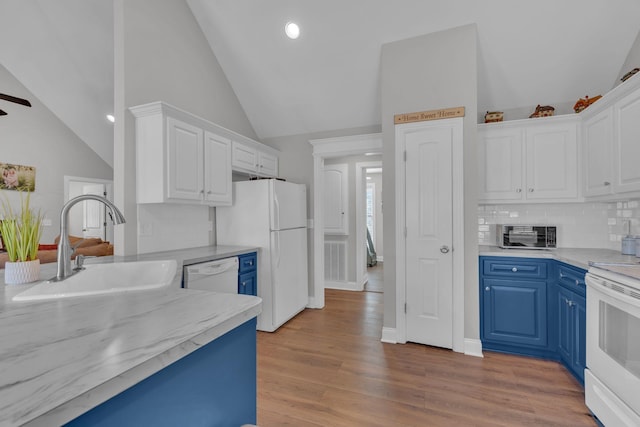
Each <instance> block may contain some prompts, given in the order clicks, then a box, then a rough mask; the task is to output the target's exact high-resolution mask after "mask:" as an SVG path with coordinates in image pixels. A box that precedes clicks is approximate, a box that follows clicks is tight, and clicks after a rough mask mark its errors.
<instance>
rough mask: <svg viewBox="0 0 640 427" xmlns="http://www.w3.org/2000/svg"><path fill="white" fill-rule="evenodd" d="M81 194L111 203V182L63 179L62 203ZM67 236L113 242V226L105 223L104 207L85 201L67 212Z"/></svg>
mask: <svg viewBox="0 0 640 427" xmlns="http://www.w3.org/2000/svg"><path fill="white" fill-rule="evenodd" d="M82 194H95V195H100V196H104V197H106V198H107V199H108V200H110V201H113V181H110V180H105V179H98V178H86V177H77V176H65V177H64V202H65V203H66V202H68V201H69V200H71V199H73V198H74V197H77V196H80V195H82ZM68 219H69V222H68V227H69V228H68V229H69V234H70V235H72V236H77V237H82V238H85V239H87V238H99V239H102V240H104V241H107V242H113V224H112V222H111V221H107V211H106V206H105V205H104V204H102V203H100V202H97V201H92V200H86V201H83V202H81V203H78V204H76V205H75V206H73V207H72V208H71V209H70V210H69V216H68Z"/></svg>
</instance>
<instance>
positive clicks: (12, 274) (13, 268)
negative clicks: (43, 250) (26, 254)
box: [4, 259, 40, 285]
mask: <svg viewBox="0 0 640 427" xmlns="http://www.w3.org/2000/svg"><path fill="white" fill-rule="evenodd" d="M38 279H40V260H39V259H35V260H33V261H25V262H9V261H7V262H6V263H5V265H4V283H5V284H7V285H19V284H21V283H31V282H35V281H36V280H38Z"/></svg>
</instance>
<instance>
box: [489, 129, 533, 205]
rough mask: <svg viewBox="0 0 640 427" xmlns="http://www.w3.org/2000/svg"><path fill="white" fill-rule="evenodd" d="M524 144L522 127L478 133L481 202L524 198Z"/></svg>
mask: <svg viewBox="0 0 640 427" xmlns="http://www.w3.org/2000/svg"><path fill="white" fill-rule="evenodd" d="M522 145H523V132H522V129H520V128H507V129H504V128H502V129H500V128H488V127H483V128H481V129H479V130H478V158H479V164H478V167H479V172H480V183H479V194H478V198H479V199H481V200H496V201H497V200H521V199H522V168H523V166H524V165H523V163H522V153H523V150H522Z"/></svg>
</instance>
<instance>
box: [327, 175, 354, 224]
mask: <svg viewBox="0 0 640 427" xmlns="http://www.w3.org/2000/svg"><path fill="white" fill-rule="evenodd" d="M348 173H349V169H348V166H347V164H337V165H325V167H324V232H325V233H326V234H342V235H345V234H348V230H349V224H348V218H349V212H348V187H347V185H348V183H349V175H348Z"/></svg>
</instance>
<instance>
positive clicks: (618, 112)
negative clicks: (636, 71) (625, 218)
mask: <svg viewBox="0 0 640 427" xmlns="http://www.w3.org/2000/svg"><path fill="white" fill-rule="evenodd" d="M614 110H615V112H614V116H615V134H616V135H615V139H614V144H615V145H614V153H615V166H616V168H615V169H616V170H615V172H616V174H615V180H614V191H615V192H616V193H627V192H636V191H640V89H636V90H635V91H634V92H632V93H630V94H629V95H627V96H625V97H624V98H622V99H621V100H620V101H618V102H617V103H616V104H615V106H614Z"/></svg>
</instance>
